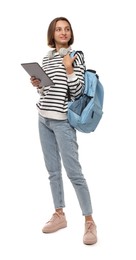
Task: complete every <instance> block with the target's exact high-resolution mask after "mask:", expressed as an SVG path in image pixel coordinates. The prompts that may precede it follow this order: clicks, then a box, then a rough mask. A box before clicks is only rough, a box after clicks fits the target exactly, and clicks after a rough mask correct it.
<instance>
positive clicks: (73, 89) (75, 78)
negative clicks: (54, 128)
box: [37, 50, 85, 120]
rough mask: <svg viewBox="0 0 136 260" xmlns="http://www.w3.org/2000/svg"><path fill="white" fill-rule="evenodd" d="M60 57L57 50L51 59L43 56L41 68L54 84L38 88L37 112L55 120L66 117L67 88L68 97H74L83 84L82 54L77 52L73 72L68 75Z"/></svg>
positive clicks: (83, 67) (77, 94)
mask: <svg viewBox="0 0 136 260" xmlns="http://www.w3.org/2000/svg"><path fill="white" fill-rule="evenodd" d="M71 51H72V50H71ZM62 59H63V58H62V57H61V56H60V55H59V53H58V52H56V53H55V54H54V57H53V58H52V59H49V57H48V55H47V56H45V57H44V58H43V61H42V68H43V70H44V71H45V72H46V74H47V75H48V76H49V77H50V78H51V80H52V81H53V83H54V84H53V85H50V86H48V87H46V86H43V87H42V88H41V89H38V93H39V95H40V98H39V101H38V103H37V107H38V112H39V114H40V115H42V116H43V117H46V118H51V119H56V120H65V119H66V118H67V110H68V88H69V93H70V97H71V98H72V99H74V98H75V97H77V96H79V94H80V93H81V92H82V89H83V86H84V71H85V61H84V55H83V54H82V53H80V52H79V53H77V58H76V59H75V61H74V64H73V66H74V72H73V73H72V74H69V75H68V74H66V69H65V67H64V65H63V63H62Z"/></svg>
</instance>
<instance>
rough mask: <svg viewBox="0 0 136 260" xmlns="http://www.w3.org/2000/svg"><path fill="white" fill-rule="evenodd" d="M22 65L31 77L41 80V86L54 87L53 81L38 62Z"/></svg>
mask: <svg viewBox="0 0 136 260" xmlns="http://www.w3.org/2000/svg"><path fill="white" fill-rule="evenodd" d="M21 65H22V67H23V68H24V69H25V70H26V72H27V73H28V74H29V75H30V76H31V77H32V76H34V77H36V78H37V79H40V80H41V83H40V86H46V87H47V86H50V85H54V83H53V81H52V80H51V79H50V78H49V76H48V75H47V74H46V73H45V71H44V70H43V69H42V67H41V66H40V65H39V64H38V63H37V62H29V63H21Z"/></svg>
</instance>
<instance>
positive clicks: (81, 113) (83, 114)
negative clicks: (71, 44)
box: [68, 51, 104, 133]
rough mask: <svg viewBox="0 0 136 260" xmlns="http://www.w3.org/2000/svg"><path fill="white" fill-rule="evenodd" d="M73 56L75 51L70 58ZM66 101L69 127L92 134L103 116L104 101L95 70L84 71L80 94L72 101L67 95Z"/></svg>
mask: <svg viewBox="0 0 136 260" xmlns="http://www.w3.org/2000/svg"><path fill="white" fill-rule="evenodd" d="M77 52H80V53H82V52H81V51H77ZM75 54H76V51H73V52H71V54H70V56H71V57H73V56H74V55H75ZM68 93H69V91H68ZM68 100H69V101H68V121H69V123H70V125H71V126H72V127H74V128H75V129H77V130H78V131H80V132H83V133H90V132H94V131H95V129H96V128H97V126H98V124H99V122H100V120H101V118H102V115H103V101H104V88H103V85H102V84H101V83H100V81H99V77H98V75H97V74H96V71H95V70H91V69H86V70H85V74H84V88H83V92H82V94H81V95H80V96H78V97H76V98H75V99H74V100H73V101H72V100H70V96H69V95H68Z"/></svg>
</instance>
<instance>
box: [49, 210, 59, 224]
mask: <svg viewBox="0 0 136 260" xmlns="http://www.w3.org/2000/svg"><path fill="white" fill-rule="evenodd" d="M58 217H60V215H59V214H58V213H57V212H55V213H54V214H53V216H52V218H51V219H50V220H49V221H48V222H47V223H49V222H53V221H55V219H56V218H58Z"/></svg>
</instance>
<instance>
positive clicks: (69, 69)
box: [62, 53, 77, 74]
mask: <svg viewBox="0 0 136 260" xmlns="http://www.w3.org/2000/svg"><path fill="white" fill-rule="evenodd" d="M76 57H77V55H75V56H74V57H73V58H71V57H70V55H69V53H68V54H67V55H65V56H64V58H63V61H62V63H63V65H64V66H65V69H66V72H67V74H72V73H73V72H74V70H73V66H72V64H73V62H74V60H75V59H76Z"/></svg>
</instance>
